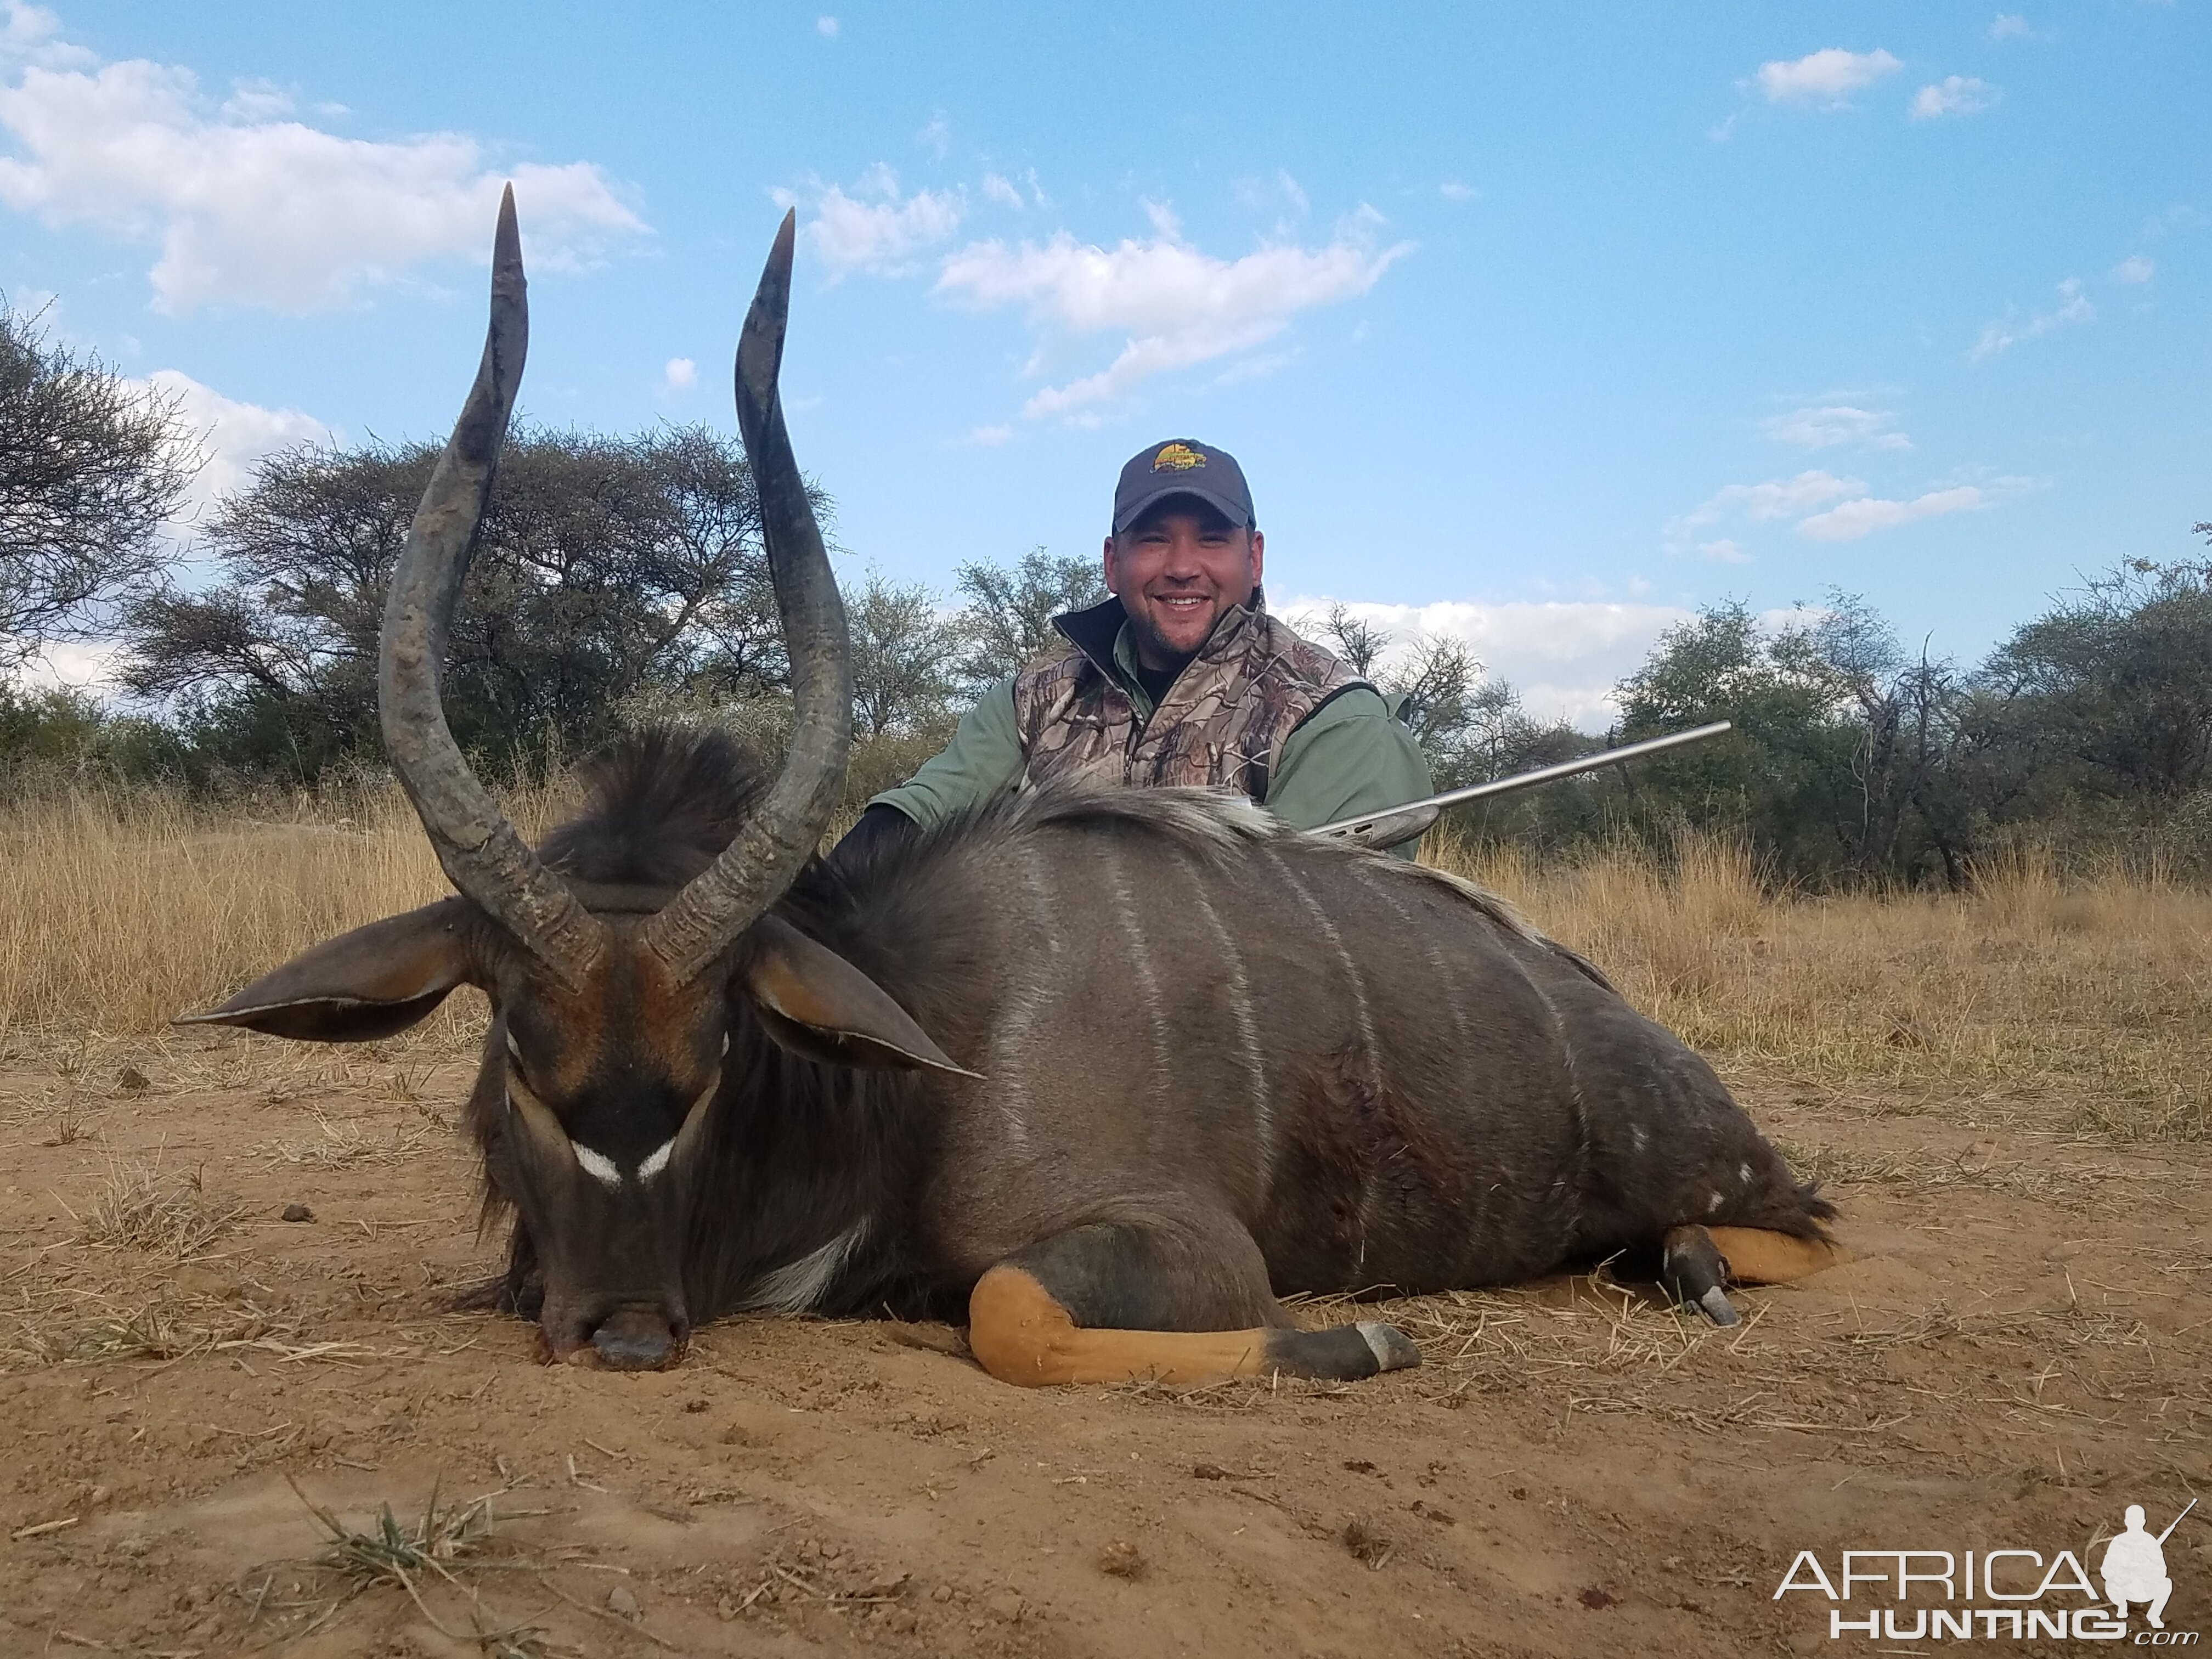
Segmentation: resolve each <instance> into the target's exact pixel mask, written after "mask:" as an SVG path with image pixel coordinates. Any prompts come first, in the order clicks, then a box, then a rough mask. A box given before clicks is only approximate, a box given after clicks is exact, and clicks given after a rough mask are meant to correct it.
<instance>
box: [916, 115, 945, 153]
mask: <svg viewBox="0 0 2212 1659" xmlns="http://www.w3.org/2000/svg"><path fill="white" fill-rule="evenodd" d="M914 142H915V143H917V144H920V145H921V147H922V148H923V149H926V150H927V151H928V152H929V153H930V154H931V155H933V156H935V157H936V158H937V159H938V160H939V161H943V160H944V159H945V157H946V156H947V155H950V154H951V150H952V124H951V122H949V121H947V120H946V119H945V118H944V117H943V116H942V115H934V116H932V117H931V118H930V120H929V125H927V126H925V127H924V128H922V130H921V131H920V132H917V133H915V135H914Z"/></svg>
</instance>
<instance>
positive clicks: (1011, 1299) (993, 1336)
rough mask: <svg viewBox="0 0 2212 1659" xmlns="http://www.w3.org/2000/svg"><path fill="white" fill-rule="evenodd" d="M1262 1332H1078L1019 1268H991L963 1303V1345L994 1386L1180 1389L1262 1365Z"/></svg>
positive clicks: (1259, 1371)
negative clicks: (1148, 1384)
mask: <svg viewBox="0 0 2212 1659" xmlns="http://www.w3.org/2000/svg"><path fill="white" fill-rule="evenodd" d="M1268 1335H1269V1332H1268V1331H1267V1328H1265V1327H1255V1328H1253V1329H1251V1330H1246V1331H1112V1330H1085V1329H1084V1328H1082V1327H1080V1326H1079V1325H1078V1324H1076V1322H1075V1321H1074V1319H1073V1317H1071V1316H1070V1315H1069V1314H1068V1311H1067V1310H1066V1309H1065V1308H1063V1307H1061V1306H1060V1304H1059V1303H1058V1302H1057V1301H1055V1300H1054V1297H1053V1295H1052V1292H1051V1291H1048V1290H1046V1289H1045V1287H1044V1286H1043V1285H1041V1284H1039V1283H1038V1282H1037V1280H1036V1278H1035V1277H1034V1276H1033V1275H1031V1274H1030V1273H1025V1272H1024V1271H1023V1270H1022V1269H1021V1268H1019V1267H1004V1266H1000V1267H994V1268H992V1269H991V1270H990V1271H989V1272H988V1273H985V1274H984V1275H983V1277H982V1278H981V1279H979V1280H977V1281H976V1285H975V1291H973V1292H972V1293H971V1294H970V1295H969V1298H968V1346H969V1348H970V1349H971V1350H973V1351H974V1352H975V1358H976V1359H977V1360H978V1361H979V1362H980V1363H981V1365H982V1367H983V1369H984V1370H987V1371H988V1372H990V1373H991V1375H992V1376H995V1377H997V1378H998V1379H999V1380H1000V1382H1002V1383H1021V1384H1022V1385H1024V1387H1028V1388H1042V1387H1044V1386H1046V1385H1047V1384H1050V1383H1127V1382H1132V1381H1141V1380H1145V1379H1147V1378H1149V1379H1151V1380H1153V1381H1156V1382H1160V1383H1176V1384H1177V1385H1179V1386H1183V1387H1188V1386H1191V1385H1194V1384H1197V1383H1220V1382H1225V1381H1226V1380H1227V1379H1229V1378H1231V1377H1235V1376H1261V1375H1263V1374H1264V1372H1265V1370H1267V1367H1266V1366H1265V1364H1263V1363H1262V1362H1263V1361H1264V1359H1265V1358H1266V1354H1267V1338H1268Z"/></svg>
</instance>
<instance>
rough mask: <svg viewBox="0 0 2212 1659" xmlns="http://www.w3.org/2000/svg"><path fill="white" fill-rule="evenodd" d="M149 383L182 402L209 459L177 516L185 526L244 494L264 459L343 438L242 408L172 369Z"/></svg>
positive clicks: (308, 421)
mask: <svg viewBox="0 0 2212 1659" xmlns="http://www.w3.org/2000/svg"><path fill="white" fill-rule="evenodd" d="M146 384H147V385H148V386H151V387H152V388H153V389H154V390H155V392H160V393H161V395H162V396H163V397H166V398H175V399H176V400H177V402H178V404H179V410H180V411H181V413H182V414H183V416H184V420H185V426H186V428H189V429H190V431H191V434H192V435H193V436H194V437H195V438H196V439H197V441H198V442H199V446H200V449H201V452H202V453H204V455H205V456H206V457H207V465H204V466H203V467H202V468H201V469H200V471H199V476H198V477H195V478H194V479H193V480H192V487H191V492H190V494H189V495H186V497H185V503H184V506H183V507H182V508H181V509H180V510H179V513H178V515H177V516H178V520H179V522H180V523H189V522H190V521H191V520H193V519H195V518H197V516H198V515H199V513H201V512H203V511H204V509H206V508H207V507H211V506H213V505H214V504H215V502H216V501H219V500H220V499H222V497H223V496H225V495H231V494H233V493H234V492H235V491H237V490H239V489H243V488H244V487H245V486H246V483H248V482H250V480H251V478H252V472H253V464H254V462H256V461H258V460H259V459H261V458H262V457H263V456H264V455H273V454H275V453H276V452H277V451H278V450H280V449H289V448H291V447H293V446H295V445H296V444H322V443H332V442H335V441H337V439H338V436H339V434H338V432H337V428H334V427H331V426H330V425H328V424H327V423H326V422H322V421H319V420H317V419H316V418H315V417H314V416H312V415H307V414H302V413H301V411H300V410H296V409H264V408H263V407H262V406H261V405H260V404H248V403H240V401H239V400H238V399H237V398H226V397H224V396H223V395H222V393H221V392H217V391H216V389H215V388H214V387H213V386H204V385H202V384H201V383H200V382H199V381H197V380H194V379H192V377H191V375H189V374H182V373H180V372H179V371H178V370H176V369H173V368H163V369H157V370H155V372H154V373H153V374H149V375H148V376H147V377H146Z"/></svg>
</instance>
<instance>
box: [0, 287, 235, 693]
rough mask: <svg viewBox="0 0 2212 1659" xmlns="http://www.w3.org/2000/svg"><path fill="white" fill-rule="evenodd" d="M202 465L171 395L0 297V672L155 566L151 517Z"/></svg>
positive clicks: (93, 620)
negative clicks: (47, 329) (69, 343)
mask: <svg viewBox="0 0 2212 1659" xmlns="http://www.w3.org/2000/svg"><path fill="white" fill-rule="evenodd" d="M202 462H203V457H202V455H201V453H200V451H199V448H198V446H197V444H196V443H194V442H193V441H192V440H191V437H190V436H189V435H188V434H187V431H186V428H185V424H184V422H183V419H182V415H181V410H180V409H179V400H178V399H177V398H175V397H174V396H172V395H168V394H166V393H163V392H161V391H159V390H157V389H155V388H153V387H150V386H143V385H137V384H134V383H133V382H131V380H128V379H126V378H125V376H124V375H122V374H119V373H118V372H117V371H115V370H114V369H112V368H108V367H107V366H106V364H105V363H103V362H100V359H99V358H98V357H96V356H90V355H87V356H82V357H80V356H77V355H76V354H75V353H73V352H71V351H70V349H68V348H67V347H66V346H63V345H58V344H56V343H53V342H52V341H51V340H49V339H48V338H47V337H46V336H45V334H44V333H43V332H42V331H41V330H40V325H39V318H38V316H37V314H35V313H33V314H32V315H29V316H26V315H24V314H22V313H20V312H17V311H15V309H13V308H12V307H10V306H9V303H8V301H7V300H6V298H5V297H4V296H0V674H4V673H6V672H7V671H9V670H11V669H13V668H15V667H16V666H18V665H20V664H21V660H22V659H23V658H24V657H26V656H27V655H29V654H30V653H33V652H34V651H36V650H37V648H38V647H39V644H40V641H43V640H46V639H52V638H66V637H70V636H71V635H82V634H84V633H86V632H88V631H94V630H97V629H100V627H101V626H103V625H104V623H106V620H107V613H108V611H109V610H110V608H111V607H112V605H113V603H114V602H115V601H116V600H117V599H118V598H120V597H121V596H123V595H125V594H127V593H131V592H134V591H138V590H142V589H143V588H144V587H145V586H146V585H147V584H148V583H149V581H151V580H154V579H155V578H156V577H158V576H159V575H160V574H161V572H162V571H163V570H164V569H165V568H167V564H168V562H169V560H170V557H171V555H170V553H169V551H168V550H167V548H165V547H164V546H163V545H162V543H161V538H160V534H159V532H160V530H161V524H162V521H163V520H166V519H167V518H168V517H169V515H170V514H171V513H173V512H174V511H175V510H176V509H177V507H178V506H179V503H181V502H182V501H183V500H184V496H185V491H186V489H189V488H190V487H191V481H192V478H193V476H194V475H195V474H196V473H197V471H199V468H200V466H201V465H202Z"/></svg>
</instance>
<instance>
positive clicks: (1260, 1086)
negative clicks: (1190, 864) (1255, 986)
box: [1188, 871, 1275, 1197]
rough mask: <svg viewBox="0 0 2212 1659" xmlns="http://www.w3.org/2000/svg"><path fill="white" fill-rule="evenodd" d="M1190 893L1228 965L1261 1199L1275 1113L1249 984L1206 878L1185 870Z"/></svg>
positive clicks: (1270, 1172) (1271, 1159)
mask: <svg viewBox="0 0 2212 1659" xmlns="http://www.w3.org/2000/svg"><path fill="white" fill-rule="evenodd" d="M1188 874H1189V875H1190V877H1191V890H1192V892H1193V893H1194V894H1195V895H1196V896H1197V898H1198V910H1199V914H1200V915H1202V916H1204V917H1205V918H1206V926H1207V927H1211V928H1212V930H1213V936H1214V938H1216V939H1218V940H1220V941H1221V954H1222V955H1223V956H1224V957H1226V958H1227V959H1228V963H1229V1014H1230V1018H1231V1019H1232V1020H1233V1021H1234V1022H1235V1023H1236V1026H1237V1057H1238V1058H1239V1059H1240V1060H1243V1062H1244V1071H1245V1074H1246V1075H1247V1076H1248V1077H1249V1078H1250V1079H1252V1115H1253V1116H1254V1117H1255V1119H1257V1120H1258V1122H1259V1131H1260V1133H1259V1146H1260V1169H1259V1176H1260V1182H1259V1187H1260V1194H1261V1196H1263V1197H1264V1196H1265V1195H1266V1194H1267V1188H1268V1186H1269V1184H1270V1183H1271V1182H1273V1179H1274V1173H1275V1113H1274V1107H1273V1103H1272V1102H1270V1101H1269V1099H1268V1098H1267V1055H1266V1054H1264V1053H1263V1052H1262V1051H1261V1047H1260V1022H1259V1019H1258V1018H1257V1017H1256V1016H1255V1014H1254V1012H1253V1009H1252V985H1251V981H1250V980H1249V977H1248V976H1247V975H1246V974H1245V972H1244V957H1243V952H1242V951H1238V950H1237V941H1236V940H1235V939H1231V937H1230V934H1229V929H1228V928H1227V927H1224V926H1223V925H1222V921H1221V916H1220V914H1219V913H1218V911H1216V910H1215V909H1214V908H1213V901H1212V899H1210V898H1208V897H1207V896H1206V876H1205V873H1204V872H1202V871H1188Z"/></svg>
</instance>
